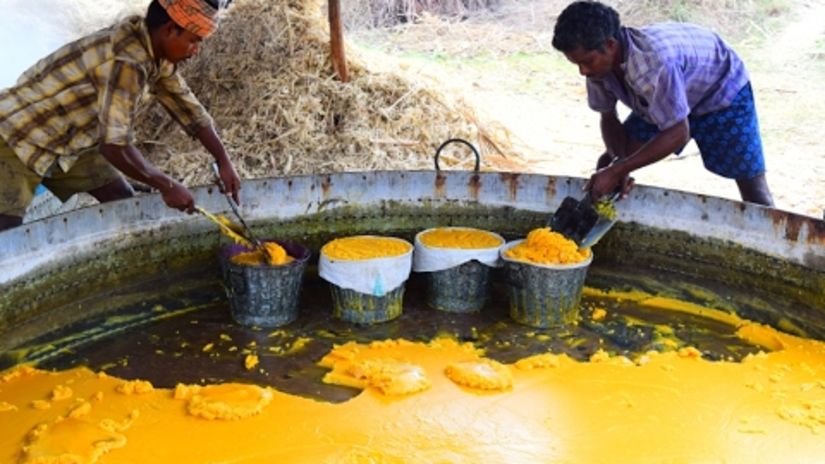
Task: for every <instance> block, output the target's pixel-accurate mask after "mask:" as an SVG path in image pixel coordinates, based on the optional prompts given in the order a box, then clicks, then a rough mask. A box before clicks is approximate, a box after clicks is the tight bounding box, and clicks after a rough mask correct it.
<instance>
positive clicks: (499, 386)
mask: <svg viewBox="0 0 825 464" xmlns="http://www.w3.org/2000/svg"><path fill="white" fill-rule="evenodd" d="M444 375H446V376H447V377H448V378H449V379H450V380H452V381H453V382H455V383H457V384H458V385H461V386H463V387H468V388H475V389H478V390H507V389H509V388H511V387H512V386H513V374H512V373H511V372H510V368H509V367H507V366H505V365H504V364H501V363H500V362H498V361H493V360H492V359H479V360H476V361H462V362H457V363H452V364H450V365H448V366H447V367H446V368H445V369H444Z"/></svg>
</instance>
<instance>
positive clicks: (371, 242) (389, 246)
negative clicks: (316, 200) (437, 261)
mask: <svg viewBox="0 0 825 464" xmlns="http://www.w3.org/2000/svg"><path fill="white" fill-rule="evenodd" d="M411 249H412V247H411V246H410V244H409V243H406V242H404V241H403V240H399V239H395V238H391V237H368V236H357V237H344V238H337V239H335V240H332V241H330V242H328V243H327V244H326V245H324V246H323V247H322V248H321V253H322V254H324V255H325V256H327V257H328V258H331V259H340V260H362V259H374V258H390V257H394V256H401V255H403V254H405V253H408V252H409V251H410V250H411Z"/></svg>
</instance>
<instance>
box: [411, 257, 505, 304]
mask: <svg viewBox="0 0 825 464" xmlns="http://www.w3.org/2000/svg"><path fill="white" fill-rule="evenodd" d="M490 271H491V268H490V267H489V266H487V265H484V264H481V263H480V262H478V261H476V260H473V261H468V262H466V263H464V264H461V265H459V266H455V267H452V268H450V269H445V270H443V271H435V272H426V273H424V281H425V282H426V287H427V305H428V306H430V307H431V308H433V309H437V310H439V311H447V312H451V313H471V312H476V311H481V309H482V308H484V305H485V304H486V303H487V299H488V298H489V295H490Z"/></svg>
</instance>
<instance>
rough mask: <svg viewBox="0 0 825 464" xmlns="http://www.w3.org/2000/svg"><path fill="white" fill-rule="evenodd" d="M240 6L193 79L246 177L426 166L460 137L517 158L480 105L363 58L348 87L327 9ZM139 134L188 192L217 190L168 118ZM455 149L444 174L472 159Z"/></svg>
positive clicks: (153, 120)
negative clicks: (375, 67) (335, 59)
mask: <svg viewBox="0 0 825 464" xmlns="http://www.w3.org/2000/svg"><path fill="white" fill-rule="evenodd" d="M236 3H237V4H236V5H235V6H234V7H233V8H232V9H231V11H230V12H229V14H228V15H227V17H226V18H224V21H223V22H222V24H221V30H220V31H219V32H218V33H217V34H216V35H215V36H214V37H213V38H210V39H209V40H208V41H207V43H204V45H203V50H202V52H201V54H200V55H198V57H196V58H194V59H193V60H192V62H191V63H188V64H187V65H186V66H185V68H184V70H183V74H184V76H185V77H186V79H187V82H188V83H189V85H190V87H192V90H193V91H194V93H195V95H197V96H198V98H199V99H200V100H201V102H202V103H203V104H204V105H205V106H206V107H207V108H208V109H209V111H210V113H211V114H212V116H213V117H214V118H215V121H216V126H217V128H218V129H219V131H220V133H221V135H222V137H223V139H224V142H225V144H226V145H227V150H228V152H229V154H230V156H231V157H232V159H233V161H234V163H235V165H236V168H237V169H238V171H239V174H240V175H241V177H243V178H256V177H266V176H272V175H295V174H306V173H318V172H333V171H351V170H377V169H391V170H409V169H422V168H425V169H426V168H431V166H432V157H433V154H434V152H435V150H436V148H437V147H438V146H439V145H440V143H441V142H443V141H444V140H446V139H448V138H452V137H462V138H465V139H467V140H469V141H471V142H473V143H474V144H475V145H476V146H479V147H480V148H481V150H482V154H483V158H484V157H486V156H487V155H492V156H496V155H498V156H499V157H500V156H501V155H505V156H507V157H509V158H511V159H513V158H512V157H514V155H513V154H512V153H511V148H510V145H509V142H508V140H507V133H506V131H505V130H504V129H503V128H501V127H500V126H496V125H492V126H485V125H482V124H481V123H480V122H479V121H478V120H477V118H476V117H475V115H474V112H473V110H472V109H471V107H469V106H468V105H466V104H465V103H463V102H461V101H459V100H456V99H454V98H450V97H448V96H447V95H444V94H442V93H440V92H438V91H437V90H434V89H433V88H429V87H427V86H425V85H421V84H420V83H417V82H413V81H409V80H405V79H403V78H402V77H400V76H399V75H397V74H394V73H371V72H370V71H369V70H368V69H367V68H366V67H365V66H364V64H362V63H361V62H360V61H358V60H357V59H356V58H355V56H354V55H353V54H352V53H350V54H349V56H348V58H349V66H350V78H351V80H350V82H349V83H346V84H345V83H341V82H340V81H339V80H338V79H337V78H336V77H335V76H334V74H333V71H332V66H331V62H330V59H329V42H328V41H329V38H328V25H327V23H326V17H325V15H323V14H322V11H323V10H322V9H321V5H320V0H290V1H285V2H272V1H270V0H238V1H237V2H236ZM139 132H140V135H141V137H139V139H141V140H146V142H144V143H143V144H142V146H141V148H142V149H143V150H144V153H146V154H147V157H148V158H149V159H150V161H152V162H154V163H155V164H156V165H157V166H159V167H160V168H161V169H163V170H164V171H166V172H167V173H169V174H170V175H172V176H174V177H176V178H178V179H180V180H182V181H183V182H184V183H185V184H188V185H196V184H205V183H209V182H210V181H211V171H210V170H209V169H208V166H209V161H210V160H211V157H210V156H209V155H208V154H207V153H206V152H205V150H204V149H203V148H201V147H200V145H199V144H198V143H197V142H195V141H192V140H189V139H188V137H185V136H184V135H183V133H182V132H181V130H180V129H179V128H178V127H177V125H176V124H175V123H174V122H172V121H171V120H170V118H169V117H168V116H166V115H165V114H163V113H162V112H161V111H160V110H159V109H157V108H155V109H153V110H152V111H150V112H149V113H148V114H147V115H146V116H145V118H144V121H143V122H142V123H141V125H140V130H139ZM454 151H455V155H453V154H451V153H448V152H446V151H445V154H444V156H443V158H442V160H443V161H444V164H442V167H444V166H450V165H451V164H452V165H454V164H455V163H451V157H452V156H457V157H459V158H467V157H468V156H467V155H466V153H460V150H459V149H456V150H454ZM465 151H466V150H465ZM462 166H466V165H464V164H462ZM487 167H488V168H489V164H488V165H487Z"/></svg>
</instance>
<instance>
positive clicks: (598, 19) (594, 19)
mask: <svg viewBox="0 0 825 464" xmlns="http://www.w3.org/2000/svg"><path fill="white" fill-rule="evenodd" d="M621 26H622V25H621V22H620V21H619V13H618V12H617V11H616V10H614V9H613V8H611V7H609V6H607V5H604V4H602V3H599V2H596V1H578V2H573V3H571V4H570V5H568V6H567V8H565V9H564V11H562V12H561V15H559V18H558V19H557V20H556V27H555V29H554V30H553V48H555V49H556V50H559V51H561V52H564V53H566V52H571V51H573V50H575V49H577V48H579V47H581V48H583V49H584V50H587V51H590V50H604V44H605V42H607V39H609V38H611V37H613V38H615V39H616V40H619V30H620V29H621Z"/></svg>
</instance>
